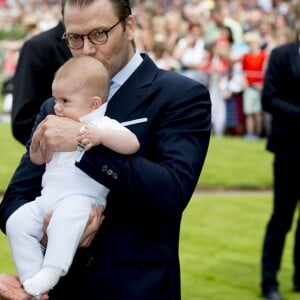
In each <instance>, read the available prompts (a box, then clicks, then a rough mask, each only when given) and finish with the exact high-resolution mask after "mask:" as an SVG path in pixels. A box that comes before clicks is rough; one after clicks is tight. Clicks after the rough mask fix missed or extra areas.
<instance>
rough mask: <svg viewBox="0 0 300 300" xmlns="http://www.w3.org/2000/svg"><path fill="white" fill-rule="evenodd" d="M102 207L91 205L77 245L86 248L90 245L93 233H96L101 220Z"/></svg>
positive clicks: (102, 218) (102, 217) (102, 216)
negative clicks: (90, 210)
mask: <svg viewBox="0 0 300 300" xmlns="http://www.w3.org/2000/svg"><path fill="white" fill-rule="evenodd" d="M103 211H104V207H103V206H99V207H96V206H93V210H92V213H91V214H90V217H89V221H88V223H87V225H86V228H85V231H84V233H83V235H82V237H81V240H80V243H79V246H80V247H83V248H87V247H89V246H90V245H91V243H92V241H93V239H94V237H95V235H96V234H97V232H98V230H99V228H100V226H101V224H102V222H103V220H104V215H103Z"/></svg>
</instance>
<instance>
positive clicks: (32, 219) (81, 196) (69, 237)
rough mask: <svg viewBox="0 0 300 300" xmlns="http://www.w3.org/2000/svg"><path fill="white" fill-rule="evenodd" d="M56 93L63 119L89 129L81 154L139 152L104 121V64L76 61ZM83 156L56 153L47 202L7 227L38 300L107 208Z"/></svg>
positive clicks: (58, 80) (47, 179)
mask: <svg viewBox="0 0 300 300" xmlns="http://www.w3.org/2000/svg"><path fill="white" fill-rule="evenodd" d="M52 90H53V96H54V97H55V106H54V110H55V114H56V115H57V116H60V117H68V118H71V119H73V120H77V121H79V120H80V121H81V122H84V123H86V124H88V125H87V126H85V125H84V126H83V127H82V130H81V131H80V133H79V135H78V141H79V144H80V145H81V146H80V147H79V148H80V149H81V148H82V149H84V150H90V149H91V148H92V147H93V146H96V145H100V144H102V145H104V146H105V147H107V148H109V149H112V150H113V151H115V152H117V153H121V154H124V155H128V154H133V153H135V152H136V151H137V150H138V149H139V142H138V140H137V138H136V136H135V135H134V134H133V133H132V132H130V131H129V130H128V129H127V128H126V127H124V126H122V125H121V124H120V123H119V122H117V121H116V120H113V119H110V118H108V117H104V113H105V109H106V105H107V103H106V100H107V96H108V91H109V77H108V73H107V71H106V69H105V67H104V66H103V64H102V63H101V62H100V61H98V60H96V59H94V58H92V57H89V56H77V57H73V58H71V59H70V60H68V61H67V62H66V63H65V64H64V65H63V66H62V67H60V68H59V69H58V71H57V72H56V73H55V77H54V81H53V84H52ZM80 149H79V150H80ZM39 150H40V149H39V148H36V149H32V148H30V159H31V161H32V162H33V163H35V164H38V165H42V164H44V163H45V161H44V157H43V155H42V152H41V151H39ZM80 154H81V152H80V151H78V150H77V151H73V152H56V153H54V155H53V157H52V159H51V161H50V162H49V163H48V164H47V167H46V171H45V174H44V175H43V180H42V182H43V184H42V186H43V189H42V191H41V196H39V197H37V198H36V199H35V201H31V202H29V203H27V204H26V205H23V206H21V207H20V208H19V209H18V210H16V211H15V212H14V213H13V214H12V215H11V216H10V217H9V219H8V221H7V224H6V232H7V236H8V239H9V243H10V247H11V250H12V254H13V258H14V261H15V264H16V267H17V271H18V274H19V277H20V279H21V282H22V283H23V286H24V288H25V290H26V291H27V292H28V293H29V294H31V295H33V296H35V297H40V296H41V295H42V294H44V293H46V292H48V291H49V290H50V289H52V288H53V287H54V286H55V285H56V284H57V282H58V280H59V279H60V277H61V276H64V275H65V274H66V273H67V272H68V269H69V267H70V265H71V262H72V260H73V257H74V254H75V252H76V249H77V247H78V244H79V242H80V239H81V237H82V233H83V231H84V229H85V227H86V225H87V223H88V219H89V215H90V213H91V211H92V207H93V205H96V206H100V205H102V206H103V207H105V205H106V196H107V194H108V192H109V190H108V189H107V188H106V187H105V186H103V185H101V184H99V183H98V182H96V181H95V180H93V179H92V178H91V177H89V176H86V175H85V173H83V172H82V171H81V170H79V169H78V168H76V167H75V165H74V162H75V160H76V159H77V157H78V155H80ZM48 213H51V214H52V217H51V219H50V223H49V226H48V230H47V236H48V243H47V248H46V251H45V254H44V249H42V247H41V246H40V240H41V239H42V236H43V220H44V217H45V216H46V215H47V214H48ZM18 224H23V225H22V226H18ZM61 228H70V230H67V231H64V230H61ZM24 249H26V251H25V252H24Z"/></svg>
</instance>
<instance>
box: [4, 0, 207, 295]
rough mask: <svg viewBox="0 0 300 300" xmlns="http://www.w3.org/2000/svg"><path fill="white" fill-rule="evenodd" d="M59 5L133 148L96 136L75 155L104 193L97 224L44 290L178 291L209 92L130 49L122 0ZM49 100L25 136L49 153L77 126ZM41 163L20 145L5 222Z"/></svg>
mask: <svg viewBox="0 0 300 300" xmlns="http://www.w3.org/2000/svg"><path fill="white" fill-rule="evenodd" d="M62 5H63V20H64V23H65V26H66V33H65V35H64V37H65V39H66V41H67V43H68V45H69V47H70V48H71V49H72V53H73V55H90V56H93V57H95V58H97V59H99V60H100V61H102V62H103V63H104V65H105V66H106V68H107V70H108V72H109V74H110V77H111V78H112V83H113V85H112V86H111V90H110V99H109V101H108V106H107V111H106V115H107V116H109V117H111V118H114V119H116V120H118V121H120V122H123V123H124V124H125V125H126V126H128V128H130V130H132V131H133V132H134V133H135V134H136V135H137V137H138V139H139V141H140V145H141V147H140V150H139V152H138V153H137V154H134V155H127V156H124V155H120V154H117V153H115V152H113V151H110V150H109V149H107V148H105V147H103V146H101V145H100V146H96V147H94V148H93V149H91V150H89V151H87V152H85V153H84V154H83V156H82V157H81V158H80V159H79V160H78V162H77V163H76V165H77V167H78V168H79V169H81V170H82V171H83V172H85V173H86V174H87V175H88V176H90V177H92V178H93V179H95V180H96V181H98V182H99V183H102V184H104V185H105V186H107V187H108V188H109V189H111V192H110V193H109V195H108V198H107V207H106V209H105V212H104V214H105V219H104V221H103V223H102V225H101V227H100V229H99V230H98V226H95V227H93V228H87V230H88V231H89V232H90V233H91V234H90V236H88V237H87V242H86V244H87V245H88V244H90V246H89V247H87V248H79V249H78V251H77V253H76V256H75V259H74V262H73V265H72V267H71V269H70V271H69V273H68V274H67V275H66V276H64V277H62V278H61V280H60V281H59V283H58V285H57V286H56V287H55V288H54V289H53V290H52V291H50V294H49V295H50V298H51V299H54V300H59V299H72V300H77V299H78V300H85V299H96V298H97V299H100V298H101V300H120V299H130V300H154V299H155V300H179V299H180V298H181V292H180V265H179V254H178V248H179V234H180V224H181V217H182V213H183V211H184V209H185V207H186V206H187V205H188V203H189V200H190V199H191V197H192V195H193V192H194V189H195V187H196V185H197V182H198V179H199V175H200V173H201V170H202V167H203V164H204V160H205V157H206V153H207V149H208V144H209V139H210V134H211V102H210V97H209V92H208V90H207V89H206V88H205V87H204V86H203V85H201V84H200V83H198V82H196V81H194V80H192V79H189V78H187V77H184V76H182V75H179V74H178V73H176V72H168V71H164V70H160V69H158V68H157V66H156V65H155V64H154V62H153V61H152V60H151V59H150V58H149V56H148V55H146V54H140V53H139V52H138V51H135V49H134V44H135V43H134V31H135V19H134V17H133V16H132V15H131V7H130V4H129V1H128V0H119V1H112V0H94V1H90V0H89V1H82V0H78V1H69V0H65V1H63V2H62ZM53 105H54V99H50V100H48V101H47V102H45V103H44V105H43V107H42V109H41V112H40V114H39V115H38V118H37V124H38V125H37V127H36V130H35V132H34V134H33V136H32V143H31V145H32V147H33V148H35V147H40V149H41V151H42V152H43V153H44V156H45V158H46V159H47V160H49V159H51V154H52V152H53V151H58V150H60V151H73V150H74V149H76V147H77V143H78V142H80V141H77V138H76V137H77V132H78V131H79V130H80V128H82V125H83V124H82V123H78V122H74V121H71V120H69V119H66V118H59V117H57V116H55V115H53V114H54V110H53ZM43 171H44V167H43V166H36V165H33V164H32V163H30V161H29V155H28V152H27V153H26V154H25V155H24V156H23V158H22V160H21V162H20V165H19V166H18V168H17V170H16V172H15V174H14V176H13V178H12V180H11V182H10V184H9V186H8V189H7V191H6V193H5V195H4V198H3V201H2V203H1V206H0V226H1V229H2V230H3V231H5V224H6V220H7V219H8V218H9V216H10V215H11V214H12V213H13V212H14V211H15V210H16V209H17V208H18V207H19V206H21V205H22V204H24V203H26V202H28V201H31V200H32V199H34V198H35V197H36V196H37V195H39V194H40V190H41V178H42V174H43ZM66 180H68V178H66ZM101 217H102V216H101V213H98V215H97V214H96V219H97V218H98V219H99V220H100V219H101ZM92 220H94V219H92ZM92 223H93V222H92ZM99 223H101V221H100V222H99ZM63 230H68V229H67V228H65V229H63ZM93 237H94V239H93V240H92V242H91V243H90V241H91V238H93Z"/></svg>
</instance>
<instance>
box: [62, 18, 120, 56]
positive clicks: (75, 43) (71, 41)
mask: <svg viewBox="0 0 300 300" xmlns="http://www.w3.org/2000/svg"><path fill="white" fill-rule="evenodd" d="M122 21H123V19H121V20H119V21H118V22H117V23H116V24H114V25H113V26H111V27H110V28H108V29H106V30H104V29H102V28H98V29H94V30H92V31H91V32H89V33H88V34H83V35H80V34H73V33H64V34H63V36H62V39H63V40H64V41H66V43H67V46H68V47H69V48H71V49H75V50H79V49H81V48H82V47H83V45H84V37H85V36H86V37H87V38H88V39H89V41H90V42H91V43H92V44H94V45H103V44H105V43H106V42H107V40H108V33H109V32H110V31H111V30H112V29H114V28H115V27H116V26H117V25H118V24H120V23H121V22H122Z"/></svg>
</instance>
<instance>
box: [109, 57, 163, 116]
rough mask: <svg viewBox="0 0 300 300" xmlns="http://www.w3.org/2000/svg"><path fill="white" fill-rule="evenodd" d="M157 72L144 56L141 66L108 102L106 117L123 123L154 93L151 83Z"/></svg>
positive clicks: (154, 66) (149, 60)
mask: <svg viewBox="0 0 300 300" xmlns="http://www.w3.org/2000/svg"><path fill="white" fill-rule="evenodd" d="M157 71H158V68H157V67H156V65H155V64H154V63H153V62H152V61H151V59H150V58H149V57H148V56H147V55H145V57H144V60H143V62H142V63H141V65H140V66H139V67H138V68H137V69H136V71H135V72H134V73H133V74H132V75H131V76H130V77H129V79H128V80H127V81H126V82H125V83H124V84H123V85H122V86H121V87H120V88H119V90H118V91H117V92H116V93H115V94H114V96H113V97H112V98H111V99H110V101H109V102H108V106H107V110H106V115H107V116H109V117H111V118H113V119H116V120H118V121H120V122H123V121H125V120H126V119H127V118H128V116H129V115H130V114H132V113H133V112H134V111H136V110H137V108H138V106H139V105H141V104H142V103H143V102H144V101H145V100H146V99H147V98H148V97H149V95H150V94H151V93H153V92H155V89H154V88H153V86H151V83H152V82H153V80H154V78H155V76H156V74H157Z"/></svg>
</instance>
